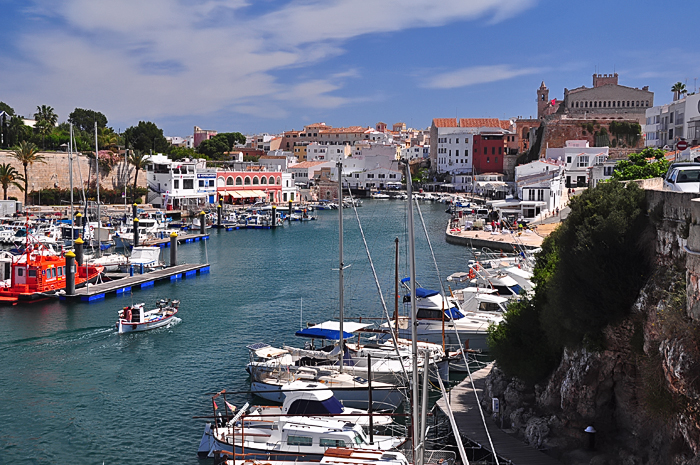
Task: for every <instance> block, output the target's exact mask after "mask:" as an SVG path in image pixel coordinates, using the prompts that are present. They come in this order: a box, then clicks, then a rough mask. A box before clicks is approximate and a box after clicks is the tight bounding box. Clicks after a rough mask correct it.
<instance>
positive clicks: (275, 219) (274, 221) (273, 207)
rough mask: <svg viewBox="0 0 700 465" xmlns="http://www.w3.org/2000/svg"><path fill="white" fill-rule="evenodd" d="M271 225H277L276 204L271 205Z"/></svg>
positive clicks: (274, 226)
mask: <svg viewBox="0 0 700 465" xmlns="http://www.w3.org/2000/svg"><path fill="white" fill-rule="evenodd" d="M272 227H273V228H276V227H277V206H276V205H273V206H272Z"/></svg>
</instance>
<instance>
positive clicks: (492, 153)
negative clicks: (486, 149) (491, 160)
mask: <svg viewBox="0 0 700 465" xmlns="http://www.w3.org/2000/svg"><path fill="white" fill-rule="evenodd" d="M491 155H496V147H491Z"/></svg>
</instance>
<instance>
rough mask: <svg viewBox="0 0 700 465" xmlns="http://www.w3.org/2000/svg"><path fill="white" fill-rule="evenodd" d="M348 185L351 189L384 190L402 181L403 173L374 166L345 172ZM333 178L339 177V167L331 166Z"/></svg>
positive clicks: (344, 175)
mask: <svg viewBox="0 0 700 465" xmlns="http://www.w3.org/2000/svg"><path fill="white" fill-rule="evenodd" d="M343 177H344V178H345V182H346V183H347V184H346V185H347V186H349V187H350V188H351V189H371V190H384V189H387V188H388V186H389V185H392V184H393V185H396V183H401V179H402V175H401V172H400V171H398V170H391V169H387V168H374V169H370V170H366V171H356V172H344V173H343ZM331 178H332V179H338V178H337V167H335V166H333V167H331Z"/></svg>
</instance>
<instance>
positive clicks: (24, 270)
mask: <svg viewBox="0 0 700 465" xmlns="http://www.w3.org/2000/svg"><path fill="white" fill-rule="evenodd" d="M25 258H26V259H25ZM103 271H104V267H103V266H91V265H88V266H76V272H75V287H79V286H82V285H84V284H85V283H86V282H88V281H90V282H92V281H94V280H96V279H97V277H98V276H100V274H102V272H103ZM11 272H12V277H11V283H10V285H9V286H6V287H0V303H17V302H31V301H34V300H40V299H45V298H46V297H47V296H46V295H45V294H44V293H46V292H50V293H53V292H56V291H59V290H61V289H65V288H66V258H65V257H63V256H61V255H52V254H46V251H44V250H41V248H40V247H38V248H32V250H31V251H29V250H28V251H27V252H26V253H24V254H22V255H20V256H18V257H17V260H16V261H14V262H13V263H12V271H11Z"/></svg>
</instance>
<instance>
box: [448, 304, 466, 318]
mask: <svg viewBox="0 0 700 465" xmlns="http://www.w3.org/2000/svg"><path fill="white" fill-rule="evenodd" d="M445 315H447V316H450V317H452V319H453V320H459V319H460V318H464V315H462V312H460V311H459V309H458V308H457V307H452V308H448V309H447V310H445Z"/></svg>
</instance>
